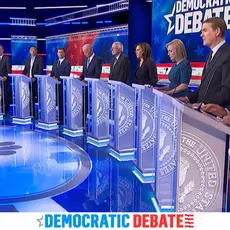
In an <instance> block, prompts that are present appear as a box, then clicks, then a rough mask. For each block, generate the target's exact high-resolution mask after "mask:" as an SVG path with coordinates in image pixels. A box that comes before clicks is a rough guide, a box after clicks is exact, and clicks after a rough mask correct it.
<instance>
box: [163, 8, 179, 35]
mask: <svg viewBox="0 0 230 230" xmlns="http://www.w3.org/2000/svg"><path fill="white" fill-rule="evenodd" d="M175 9H176V4H174V6H173V10H172V13H171V14H167V15H165V16H164V17H165V19H166V20H167V21H168V23H169V26H168V32H167V35H168V34H169V33H170V32H172V31H173V30H174V28H175V25H173V26H172V21H171V19H170V18H171V17H173V16H174V13H175Z"/></svg>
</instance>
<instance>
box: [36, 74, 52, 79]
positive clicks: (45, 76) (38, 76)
mask: <svg viewBox="0 0 230 230" xmlns="http://www.w3.org/2000/svg"><path fill="white" fill-rule="evenodd" d="M34 77H36V78H41V77H43V78H47V77H50V75H47V74H46V75H39V74H35V75H34Z"/></svg>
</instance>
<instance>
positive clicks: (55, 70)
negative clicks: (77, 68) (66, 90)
mask: <svg viewBox="0 0 230 230" xmlns="http://www.w3.org/2000/svg"><path fill="white" fill-rule="evenodd" d="M70 73H71V64H70V62H69V61H68V60H67V59H66V58H65V59H64V60H63V61H62V63H61V65H60V66H58V60H56V61H55V62H54V63H53V67H52V71H51V77H56V78H58V80H60V76H69V75H70Z"/></svg>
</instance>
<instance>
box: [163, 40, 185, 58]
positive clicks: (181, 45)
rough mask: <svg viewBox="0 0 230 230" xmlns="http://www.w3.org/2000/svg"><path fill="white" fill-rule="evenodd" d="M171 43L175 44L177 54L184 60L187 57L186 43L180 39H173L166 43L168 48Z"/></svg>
mask: <svg viewBox="0 0 230 230" xmlns="http://www.w3.org/2000/svg"><path fill="white" fill-rule="evenodd" d="M169 45H171V46H174V47H175V48H176V56H177V58H178V59H182V60H184V59H186V58H187V53H186V49H185V46H184V43H183V42H182V41H181V40H180V39H174V40H172V41H171V42H169V43H168V44H166V48H168V46H169Z"/></svg>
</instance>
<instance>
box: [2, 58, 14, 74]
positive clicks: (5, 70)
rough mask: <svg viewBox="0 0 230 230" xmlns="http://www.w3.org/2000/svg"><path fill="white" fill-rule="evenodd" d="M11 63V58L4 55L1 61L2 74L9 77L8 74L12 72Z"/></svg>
mask: <svg viewBox="0 0 230 230" xmlns="http://www.w3.org/2000/svg"><path fill="white" fill-rule="evenodd" d="M11 72H12V70H11V63H10V58H9V57H7V56H5V55H3V56H2V60H1V61H0V76H1V77H8V74H9V73H11Z"/></svg>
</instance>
